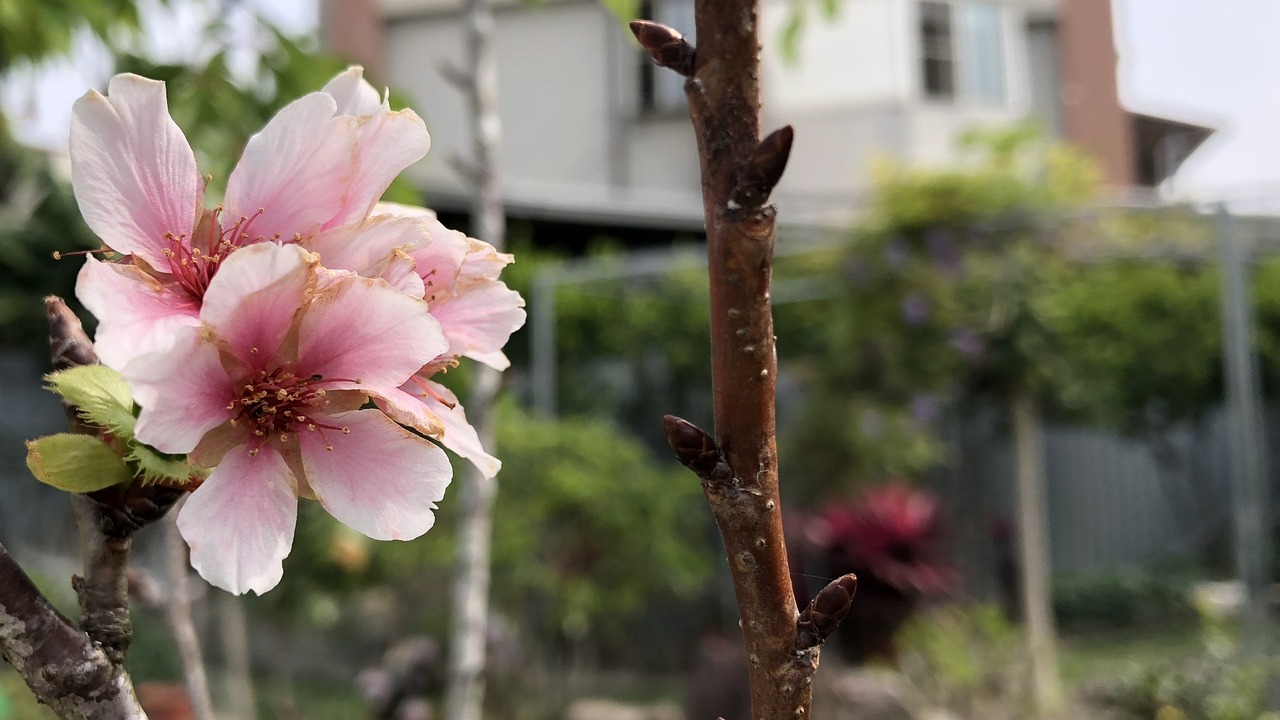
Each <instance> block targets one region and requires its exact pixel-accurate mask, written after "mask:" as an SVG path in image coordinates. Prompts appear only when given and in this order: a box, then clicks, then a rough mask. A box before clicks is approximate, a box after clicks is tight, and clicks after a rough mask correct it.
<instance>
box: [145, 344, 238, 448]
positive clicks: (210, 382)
mask: <svg viewBox="0 0 1280 720" xmlns="http://www.w3.org/2000/svg"><path fill="white" fill-rule="evenodd" d="M204 335H205V332H204V331H202V330H201V329H199V328H184V329H182V330H181V331H180V332H179V333H178V337H177V338H176V339H175V340H174V343H173V347H172V348H171V349H169V350H167V351H166V352H157V353H150V354H148V355H143V356H141V357H139V358H137V359H135V360H134V361H133V362H131V363H129V365H128V366H127V367H125V368H124V370H123V374H124V376H125V379H126V380H128V381H129V386H130V387H131V388H132V389H133V398H134V400H135V401H137V403H138V405H139V406H141V407H142V412H141V413H140V414H139V415H138V425H137V430H136V434H137V438H138V440H139V441H141V442H144V443H146V444H147V445H150V446H152V447H154V448H156V449H157V450H160V451H161V452H167V453H188V452H191V451H192V450H193V449H194V448H195V446H196V445H197V444H199V442H200V440H201V439H202V438H203V437H204V436H205V433H207V432H209V431H210V430H212V429H214V428H216V427H218V426H219V425H221V424H222V423H224V422H226V421H227V420H230V419H231V410H230V409H228V406H229V405H231V403H232V402H234V401H235V399H236V394H235V389H234V388H233V387H232V384H231V380H230V379H229V378H228V377H227V373H226V371H225V370H224V369H223V368H222V362H221V360H220V358H219V355H218V349H217V347H216V346H215V345H214V344H213V343H212V342H211V341H210V340H209V339H207V338H206V337H204Z"/></svg>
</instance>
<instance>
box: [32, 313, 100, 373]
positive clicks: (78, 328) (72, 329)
mask: <svg viewBox="0 0 1280 720" xmlns="http://www.w3.org/2000/svg"><path fill="white" fill-rule="evenodd" d="M44 309H45V313H46V315H47V316H48V318H49V353H50V357H52V358H53V369H54V370H66V369H67V368H73V367H79V366H81V365H96V364H98V355H97V353H95V352H94V351H93V342H92V341H91V340H89V336H88V335H86V334H85V332H84V326H83V325H81V324H80V318H78V317H76V314H75V313H73V312H71V308H69V307H67V303H66V301H64V300H63V299H62V298H60V297H58V296H57V295H50V296H48V297H46V298H45V299H44Z"/></svg>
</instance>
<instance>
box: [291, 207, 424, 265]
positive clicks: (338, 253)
mask: <svg viewBox="0 0 1280 720" xmlns="http://www.w3.org/2000/svg"><path fill="white" fill-rule="evenodd" d="M426 239H427V228H426V226H425V225H424V224H423V223H422V222H421V221H420V220H415V219H412V218H397V217H379V218H371V219H370V220H369V221H367V222H362V223H353V224H351V225H343V226H341V227H336V228H330V229H328V230H324V231H322V232H321V233H320V234H319V235H316V236H315V237H314V238H311V239H310V240H307V241H305V242H304V245H305V247H306V248H307V249H308V250H310V251H312V252H314V253H316V254H317V255H319V256H320V264H321V265H324V266H325V267H327V268H332V269H336V270H353V271H355V272H356V273H359V274H361V275H365V276H366V277H368V275H367V272H368V271H369V270H370V269H372V268H374V267H376V266H377V265H378V264H379V263H381V262H382V261H383V260H385V259H386V258H387V256H389V255H390V254H391V253H392V252H393V251H394V250H396V249H397V248H402V247H406V246H409V247H414V246H417V245H420V244H423V243H425V242H426Z"/></svg>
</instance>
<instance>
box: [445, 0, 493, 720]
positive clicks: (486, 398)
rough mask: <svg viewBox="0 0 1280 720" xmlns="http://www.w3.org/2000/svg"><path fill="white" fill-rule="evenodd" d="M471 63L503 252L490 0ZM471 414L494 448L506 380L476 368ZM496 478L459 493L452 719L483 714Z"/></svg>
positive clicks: (488, 190)
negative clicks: (495, 410) (495, 408)
mask: <svg viewBox="0 0 1280 720" xmlns="http://www.w3.org/2000/svg"><path fill="white" fill-rule="evenodd" d="M466 17H467V59H468V61H469V62H468V64H467V66H466V67H465V68H463V69H462V70H461V72H459V71H457V70H455V71H453V72H452V73H451V75H452V76H453V77H454V78H456V79H457V80H458V84H459V85H460V86H461V89H462V91H463V92H464V93H465V94H466V95H467V99H468V101H469V104H470V107H471V128H472V141H473V148H474V153H475V156H474V158H473V159H472V161H471V162H469V163H468V162H461V163H459V165H460V166H462V167H464V168H465V169H466V173H467V174H468V175H469V176H470V177H469V179H470V180H471V181H472V182H473V183H474V186H475V187H474V192H475V196H474V199H473V202H472V208H471V234H472V235H474V236H475V237H477V238H479V239H481V240H484V241H486V242H488V243H489V244H490V245H493V246H494V247H495V248H497V249H499V250H502V248H503V246H504V245H505V239H506V221H505V218H504V212H503V203H502V187H501V184H500V182H499V177H498V150H499V147H500V145H501V140H502V119H501V116H500V115H499V113H498V68H497V57H496V54H497V53H496V48H495V47H494V23H495V19H494V15H493V10H492V8H490V7H489V5H488V2H487V0H467V2H466ZM473 377H474V378H475V381H474V385H473V389H472V393H471V396H470V397H469V398H468V399H467V405H466V407H467V413H468V417H469V418H470V420H471V423H472V425H473V426H474V427H475V429H476V433H477V434H478V435H479V436H480V442H481V443H482V444H483V445H484V446H485V448H488V449H492V448H493V445H494V437H495V435H496V433H495V431H494V423H493V418H492V412H491V409H492V405H493V401H494V398H495V397H496V395H497V393H498V390H499V388H500V387H501V385H502V375H501V374H500V373H499V372H498V371H496V370H493V369H492V368H489V367H483V366H478V367H477V368H476V369H475V372H474V374H473ZM497 492H498V482H497V478H486V477H485V476H484V474H483V473H481V472H480V471H479V470H477V469H476V468H474V467H471V466H468V467H467V469H466V470H465V471H464V472H463V474H462V478H461V487H460V488H459V495H460V498H459V500H460V508H461V515H460V517H459V519H458V557H457V563H456V576H455V579H454V586H453V625H452V627H451V632H452V638H451V641H450V643H449V655H450V657H449V668H450V669H449V685H448V690H447V692H446V695H445V718H446V720H480V717H481V714H482V711H483V708H484V680H485V678H484V670H485V641H486V639H487V636H488V614H489V572H490V568H489V562H490V560H489V553H490V544H491V535H492V530H493V501H494V497H495V496H496V495H497Z"/></svg>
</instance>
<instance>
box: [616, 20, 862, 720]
mask: <svg viewBox="0 0 1280 720" xmlns="http://www.w3.org/2000/svg"><path fill="white" fill-rule="evenodd" d="M694 14H695V17H696V23H697V33H698V38H699V43H700V47H699V48H698V49H697V51H696V53H695V52H694V49H693V48H692V46H690V45H688V43H686V42H684V40H683V38H682V37H681V36H680V35H679V33H676V32H675V31H674V30H672V29H670V28H667V27H664V26H661V25H658V24H656V23H650V22H646V21H636V22H633V23H632V24H631V30H632V32H634V33H635V35H636V37H637V38H638V39H639V40H640V44H641V45H642V46H644V48H645V50H646V51H647V52H648V53H649V55H650V56H651V57H652V58H654V60H655V61H656V62H657V63H658V64H660V65H665V66H668V67H672V68H673V69H675V70H676V71H677V72H680V73H681V74H683V75H685V76H686V77H689V78H690V79H689V81H688V82H686V83H685V86H684V87H685V96H686V98H687V99H688V101H689V114H690V116H691V118H692V120H693V128H694V133H695V136H696V138H697V141H698V158H699V161H700V165H701V171H702V202H703V213H704V219H705V221H706V229H707V261H708V262H707V265H708V270H709V273H710V280H711V283H710V284H711V375H712V390H713V398H714V405H715V437H714V439H712V437H710V436H709V435H708V434H707V433H705V432H703V431H702V430H699V429H698V428H696V427H694V426H693V425H691V424H690V423H688V422H685V421H684V420H680V419H679V418H675V417H671V416H668V417H667V418H666V420H665V429H666V433H667V440H668V442H670V443H671V447H672V448H673V449H674V450H675V451H676V455H677V457H679V458H680V461H681V462H683V463H684V464H685V465H686V466H687V467H689V468H690V469H691V470H693V471H694V472H695V473H696V474H697V475H698V476H699V477H700V478H702V487H703V491H704V493H705V494H706V496H707V501H708V503H709V504H710V506H711V512H712V515H713V516H714V517H715V519H716V524H717V525H718V526H719V528H720V535H721V537H722V538H723V540H724V546H725V552H726V554H727V556H728V560H729V568H730V571H731V573H732V576H733V589H734V594H735V595H736V596H737V600H738V612H739V615H740V618H741V627H742V633H743V639H744V641H745V644H746V650H747V661H748V676H749V679H750V683H751V715H752V717H753V718H755V720H783V719H784V718H785V719H786V720H793V719H794V718H803V717H805V716H807V715H808V713H809V709H810V704H811V701H812V685H813V676H814V673H815V672H816V670H817V666H818V654H819V649H820V645H821V642H822V638H825V637H826V635H827V634H829V633H830V632H831V631H832V630H833V629H834V628H835V626H836V623H838V622H839V618H840V617H842V616H843V614H844V613H845V612H847V610H848V604H849V602H850V600H851V599H852V595H853V588H854V580H853V578H852V576H848V577H846V578H841V580H840V581H837V582H836V583H834V584H833V585H832V586H830V587H828V589H827V590H824V591H823V593H821V594H820V601H815V603H814V604H813V605H811V606H810V607H809V608H808V609H807V610H806V611H805V614H804V615H803V616H800V615H799V613H797V608H796V603H795V596H794V594H793V590H792V587H791V575H790V569H789V567H788V564H787V551H786V545H785V542H784V539H783V537H784V536H783V532H782V513H781V507H780V505H781V500H780V496H779V492H778V460H777V444H776V437H775V436H776V430H775V424H774V423H775V421H774V393H775V379H776V377H777V352H776V348H775V342H774V336H773V313H772V308H771V306H770V285H771V281H772V278H771V276H772V267H771V266H772V263H773V250H774V244H775V241H776V239H777V228H776V221H775V216H776V212H775V210H774V208H773V207H772V206H768V205H765V203H766V202H767V201H768V198H769V195H770V193H771V192H772V191H773V189H774V186H776V185H777V183H778V180H779V179H780V178H781V177H782V172H783V170H784V169H785V168H786V164H787V159H788V157H789V156H790V152H791V142H792V139H793V133H792V130H791V128H790V127H784V128H781V129H780V130H778V131H776V132H774V133H773V134H771V135H770V136H769V137H767V138H765V139H764V140H763V141H760V140H759V137H760V97H761V96H760V80H759V78H760V37H759V22H760V6H759V2H758V0H695V2H694Z"/></svg>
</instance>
